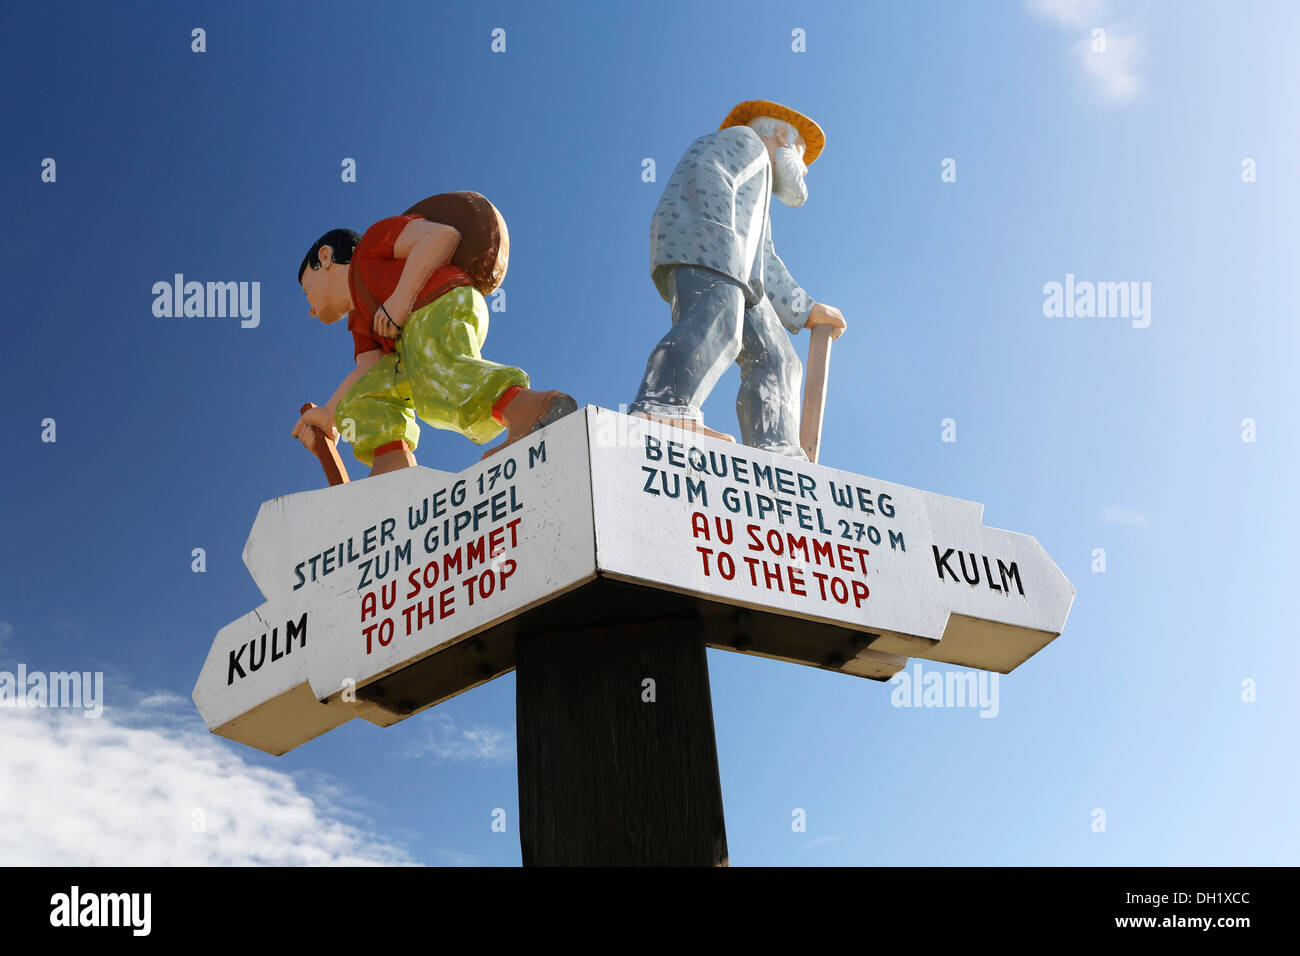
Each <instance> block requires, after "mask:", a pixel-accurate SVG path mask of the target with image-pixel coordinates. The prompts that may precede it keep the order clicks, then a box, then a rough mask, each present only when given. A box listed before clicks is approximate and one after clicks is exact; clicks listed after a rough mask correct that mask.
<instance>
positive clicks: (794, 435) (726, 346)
mask: <svg viewBox="0 0 1300 956" xmlns="http://www.w3.org/2000/svg"><path fill="white" fill-rule="evenodd" d="M825 143H826V137H825V135H824V134H823V133H822V130H821V128H820V127H819V126H818V125H817V124H816V123H814V122H813V121H812V120H810V119H809V118H808V117H806V116H804V115H802V114H801V113H797V112H795V111H794V110H792V109H789V108H788V107H785V106H781V105H780V104H778V103H773V102H770V101H768V100H748V101H746V102H744V103H741V104H739V105H738V106H737V107H736V108H735V109H733V110H732V111H731V112H730V113H729V114H727V118H726V119H725V120H723V122H722V125H721V126H720V127H719V130H718V132H716V133H709V134H707V135H705V136H701V137H700V138H699V139H697V140H696V141H695V142H694V143H692V144H691V146H690V148H689V149H688V150H687V151H686V155H685V156H683V157H682V159H681V161H680V162H679V163H678V164H677V168H676V169H675V170H673V174H672V177H671V178H670V179H669V180H668V185H667V186H666V187H665V188H664V194H663V197H662V198H661V199H660V200H659V205H658V207H657V208H656V209H655V213H654V218H653V219H652V220H651V223H650V275H651V278H652V279H653V280H654V283H655V286H656V288H657V289H658V290H659V294H660V295H661V296H663V298H664V299H665V301H667V302H668V303H669V304H670V305H671V306H672V319H673V326H672V329H671V330H670V331H669V332H668V334H667V335H665V336H664V337H663V338H662V339H661V340H660V342H659V344H658V345H657V346H655V348H654V351H652V352H651V353H650V359H649V361H648V362H647V363H646V370H645V376H644V378H643V379H642V382H641V388H640V390H639V391H638V392H637V396H636V400H635V402H634V403H633V405H632V406H631V408H630V409H629V412H630V414H633V415H640V416H642V417H644V418H650V419H653V420H656V421H663V422H668V423H670V424H673V425H676V426H678V427H680V428H686V429H690V430H692V431H697V432H703V433H705V434H708V435H712V436H714V437H716V438H724V439H727V440H734V439H732V437H731V436H730V435H724V434H722V433H720V432H716V431H714V430H713V429H711V428H708V427H707V426H705V425H704V422H703V418H702V415H701V412H700V406H701V405H702V404H703V403H704V400H705V399H706V398H707V397H708V395H709V392H710V391H712V389H713V386H714V385H716V384H717V381H718V379H719V378H720V377H721V376H722V373H723V372H724V371H726V369H727V367H728V366H730V365H731V363H732V362H737V363H738V364H739V365H740V377H741V381H740V393H739V395H738V396H737V398H736V415H737V417H738V418H739V420H740V431H741V438H742V440H743V441H744V443H745V444H747V445H751V446H753V447H755V448H763V449H766V450H768V451H772V452H777V453H779V454H782V455H789V456H790V457H792V458H800V459H806V458H807V455H806V454H805V453H804V451H803V449H802V448H801V447H800V440H799V400H798V392H799V383H800V378H801V377H802V372H803V370H802V366H801V364H800V362H799V357H798V356H797V355H796V354H795V351H794V347H793V346H792V345H791V343H790V340H789V338H788V337H787V336H786V334H785V332H784V331H783V329H782V326H784V328H785V329H788V330H789V331H790V332H792V333H796V334H797V333H798V331H799V330H800V329H802V328H805V327H808V328H812V327H815V326H819V325H825V326H829V327H830V335H831V337H832V338H838V337H839V336H840V334H841V333H843V331H844V327H845V324H844V317H843V315H841V314H840V311H839V309H836V308H834V307H833V306H829V305H824V304H822V303H819V302H814V301H813V300H812V299H811V298H809V297H808V295H807V293H805V292H804V291H803V289H801V288H800V287H799V285H798V284H797V283H796V282H795V281H794V279H792V278H791V277H790V273H789V272H787V271H786V268H785V264H784V263H783V262H782V261H781V259H780V258H779V257H778V256H777V254H776V250H775V249H774V248H773V246H772V227H771V222H770V221H769V218H768V210H769V207H770V204H771V197H772V196H773V195H775V196H776V198H777V199H779V200H781V202H783V203H785V204H786V205H787V206H791V207H798V206H801V205H803V203H804V202H805V200H807V198H808V189H807V186H806V185H805V183H804V175H805V173H806V172H807V168H808V166H811V165H812V163H813V161H814V160H816V159H817V156H818V155H819V154H820V153H821V151H822V147H823V146H824V145H825Z"/></svg>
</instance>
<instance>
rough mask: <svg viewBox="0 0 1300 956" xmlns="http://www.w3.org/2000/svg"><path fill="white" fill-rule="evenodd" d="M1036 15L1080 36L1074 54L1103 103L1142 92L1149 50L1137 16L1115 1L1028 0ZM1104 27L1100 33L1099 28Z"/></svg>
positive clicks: (1123, 100)
mask: <svg viewBox="0 0 1300 956" xmlns="http://www.w3.org/2000/svg"><path fill="white" fill-rule="evenodd" d="M1025 9H1026V10H1027V11H1028V12H1029V13H1030V14H1031V15H1033V16H1034V17H1036V18H1038V19H1040V20H1044V21H1046V22H1048V23H1051V24H1052V25H1054V26H1057V27H1060V28H1061V29H1065V30H1068V31H1070V32H1071V33H1072V34H1075V35H1076V36H1077V37H1078V39H1077V40H1076V41H1075V42H1074V43H1073V44H1072V46H1071V47H1070V54H1071V56H1072V57H1073V59H1074V60H1075V62H1077V63H1078V64H1079V66H1080V67H1081V68H1082V72H1083V76H1084V77H1085V81H1086V83H1087V85H1088V88H1089V89H1090V90H1091V92H1092V94H1093V96H1094V97H1095V98H1096V100H1097V102H1098V103H1100V104H1101V105H1103V106H1123V105H1125V104H1127V103H1132V102H1134V101H1135V100H1136V99H1137V98H1138V96H1139V95H1140V94H1141V92H1142V88H1143V67H1144V61H1145V54H1144V51H1143V46H1142V40H1141V37H1140V36H1139V34H1138V31H1137V29H1136V28H1135V27H1134V25H1133V22H1132V20H1131V18H1129V17H1127V16H1125V15H1123V14H1122V13H1120V12H1118V11H1117V6H1116V4H1115V3H1112V2H1110V0H1025ZM1098 30H1099V31H1102V33H1101V34H1100V35H1094V31H1098Z"/></svg>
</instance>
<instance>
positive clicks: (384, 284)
mask: <svg viewBox="0 0 1300 956" xmlns="http://www.w3.org/2000/svg"><path fill="white" fill-rule="evenodd" d="M508 248H509V238H508V234H507V232H506V229H505V221H504V220H503V219H501V218H500V214H499V213H497V211H496V209H495V208H494V207H492V205H491V203H489V202H488V201H487V200H486V199H484V198H483V197H482V196H479V195H478V194H477V193H443V194H440V195H439V196H435V197H431V198H430V199H428V200H425V202H424V203H421V204H418V205H417V206H414V207H412V209H411V210H408V212H407V213H406V214H405V215H401V216H393V217H390V218H388V219H381V220H380V221H379V222H377V223H375V224H374V225H372V226H371V227H370V228H369V229H367V230H366V232H365V234H364V235H361V236H358V235H357V234H356V233H355V232H353V231H351V230H349V229H333V230H331V231H330V232H327V233H325V235H323V236H321V237H320V238H319V239H318V240H316V242H314V243H313V244H312V246H311V248H310V249H309V250H308V251H307V255H306V256H305V257H304V258H303V260H302V265H301V266H300V267H299V269H298V280H299V283H300V284H301V285H302V290H303V292H304V294H305V295H306V296H307V302H308V303H309V304H310V305H311V315H312V316H313V317H314V318H317V319H319V320H320V321H321V322H324V323H327V324H329V323H334V322H338V321H339V320H340V319H342V318H344V316H347V319H348V329H349V330H350V331H351V333H352V341H353V355H354V359H355V361H356V368H355V369H354V370H353V371H352V372H351V373H350V374H349V375H348V377H347V378H345V379H344V380H343V382H342V384H341V385H339V387H338V389H337V390H336V391H335V392H334V395H333V396H332V397H331V398H330V400H329V401H328V402H326V403H325V405H323V406H320V407H310V408H307V410H306V411H304V412H303V414H302V417H301V418H299V419H298V422H297V424H296V425H294V428H293V436H294V437H295V438H298V439H299V440H300V441H301V442H302V443H303V445H305V446H306V447H307V448H308V450H314V447H313V446H314V444H315V441H316V436H315V429H317V428H318V429H320V430H321V432H322V434H323V435H324V436H327V437H329V438H334V437H336V436H337V434H338V430H339V429H340V428H343V429H344V430H345V434H346V435H347V436H348V438H349V440H350V441H351V442H352V451H353V454H354V455H355V456H356V458H357V460H358V461H360V462H362V463H363V464H366V465H370V466H372V467H371V472H370V474H372V475H379V474H384V473H385V472H389V471H394V470H396V469H398V468H406V467H410V466H412V465H414V464H415V456H414V454H413V452H414V451H415V448H416V445H417V444H418V442H419V436H420V429H419V426H418V425H417V424H416V417H417V416H418V417H419V418H421V419H423V420H424V421H425V422H426V423H428V424H430V425H432V426H434V427H435V428H445V429H449V430H451V431H457V432H460V433H461V434H462V435H464V436H465V437H467V438H469V439H470V440H471V441H473V442H476V443H477V444H485V443H487V442H489V441H491V440H492V439H493V438H495V437H496V436H497V435H499V434H500V433H501V432H502V430H503V429H508V434H507V438H506V441H505V443H503V444H502V445H500V446H498V447H497V448H494V449H492V450H490V451H488V452H487V453H485V454H484V456H483V457H485V458H486V457H487V456H488V455H490V454H492V453H493V452H495V451H498V450H499V449H500V448H503V447H505V445H508V444H510V443H511V442H514V441H516V440H518V439H519V438H522V437H523V436H524V435H527V434H529V433H530V432H532V431H535V430H537V429H538V428H541V427H542V426H544V425H547V424H549V423H550V422H552V421H555V420H556V419H558V418H560V417H561V416H563V415H566V414H568V413H569V412H571V411H574V410H576V409H577V403H576V402H574V400H573V399H572V398H571V397H570V396H568V395H566V394H564V393H563V392H555V391H550V392H539V391H534V390H532V389H530V388H529V379H528V375H527V373H525V372H524V371H523V370H522V369H519V368H515V367H513V366H509V365H498V364H497V363H495V362H490V361H488V360H486V359H484V358H483V357H482V354H481V349H482V347H483V342H484V340H485V339H486V338H487V333H488V308H487V303H486V301H485V300H484V298H483V296H484V294H486V293H488V292H490V291H491V290H492V289H494V288H495V287H496V286H497V285H499V284H500V281H501V279H502V278H503V277H504V274H505V266H506V257H507V252H508ZM312 426H315V428H313V427H312ZM345 480H346V479H345Z"/></svg>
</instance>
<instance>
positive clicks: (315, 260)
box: [298, 229, 361, 282]
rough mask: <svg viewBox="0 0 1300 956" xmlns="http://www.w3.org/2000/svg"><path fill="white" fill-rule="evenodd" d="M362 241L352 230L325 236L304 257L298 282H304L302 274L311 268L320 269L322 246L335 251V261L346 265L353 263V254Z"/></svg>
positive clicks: (335, 230) (337, 230)
mask: <svg viewBox="0 0 1300 956" xmlns="http://www.w3.org/2000/svg"><path fill="white" fill-rule="evenodd" d="M360 241H361V237H360V236H358V235H357V234H356V233H355V232H353V231H352V230H351V229H331V230H330V231H329V232H327V233H325V235H323V236H321V237H320V238H319V239H317V240H316V241H315V243H313V244H312V247H311V249H310V250H308V252H307V255H305V256H303V259H302V265H300V266H299V267H298V281H299V282H302V274H303V273H304V272H306V271H307V267H308V266H310V267H311V268H313V269H319V268H320V251H321V247H322V246H329V247H330V248H331V249H333V250H334V261H335V262H338V263H340V264H343V265H346V264H347V263H349V262H351V261H352V253H353V251H354V250H355V249H356V248H357V243H358V242H360Z"/></svg>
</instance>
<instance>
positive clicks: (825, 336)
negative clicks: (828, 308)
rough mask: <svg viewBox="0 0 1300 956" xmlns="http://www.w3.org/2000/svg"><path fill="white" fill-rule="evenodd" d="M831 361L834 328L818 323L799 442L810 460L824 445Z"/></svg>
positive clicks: (805, 391)
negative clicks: (824, 424)
mask: <svg viewBox="0 0 1300 956" xmlns="http://www.w3.org/2000/svg"><path fill="white" fill-rule="evenodd" d="M830 364H831V328H830V326H829V325H817V326H814V327H813V330H812V340H811V341H810V342H809V343H808V377H807V378H806V379H804V386H803V415H802V418H801V419H800V421H799V444H800V445H802V446H803V450H804V454H805V455H807V456H808V460H809V461H816V460H817V453H818V452H819V451H820V450H821V444H822V415H823V413H824V412H825V410H826V378H827V376H828V374H829V372H830Z"/></svg>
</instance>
